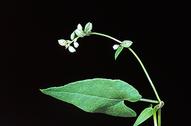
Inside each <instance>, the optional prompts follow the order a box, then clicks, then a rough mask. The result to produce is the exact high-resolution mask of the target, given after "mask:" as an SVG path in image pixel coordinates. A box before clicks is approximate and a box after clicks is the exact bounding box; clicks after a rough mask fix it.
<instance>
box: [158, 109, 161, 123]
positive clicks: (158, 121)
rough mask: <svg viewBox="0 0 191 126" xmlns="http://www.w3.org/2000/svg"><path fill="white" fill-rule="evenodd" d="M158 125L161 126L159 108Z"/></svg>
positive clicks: (159, 111)
mask: <svg viewBox="0 0 191 126" xmlns="http://www.w3.org/2000/svg"><path fill="white" fill-rule="evenodd" d="M158 126H161V108H160V109H159V110H158Z"/></svg>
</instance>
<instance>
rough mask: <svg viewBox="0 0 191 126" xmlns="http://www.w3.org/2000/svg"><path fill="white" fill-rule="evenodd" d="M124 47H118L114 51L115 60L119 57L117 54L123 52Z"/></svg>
mask: <svg viewBox="0 0 191 126" xmlns="http://www.w3.org/2000/svg"><path fill="white" fill-rule="evenodd" d="M123 48H124V47H122V46H119V47H118V48H117V50H116V51H115V60H116V59H117V57H118V56H119V54H120V53H121V51H122V50H123Z"/></svg>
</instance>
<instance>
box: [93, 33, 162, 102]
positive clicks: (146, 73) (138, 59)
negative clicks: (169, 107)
mask: <svg viewBox="0 0 191 126" xmlns="http://www.w3.org/2000/svg"><path fill="white" fill-rule="evenodd" d="M90 34H92V35H99V36H104V37H107V38H109V39H112V40H114V41H116V42H118V43H120V44H121V43H122V41H120V40H118V39H116V38H114V37H111V36H109V35H106V34H102V33H98V32H91V33H90ZM128 49H129V51H130V52H131V53H132V54H133V55H134V56H135V58H136V59H137V61H138V62H139V64H140V65H141V67H142V69H143V71H144V73H145V75H146V77H147V79H148V81H149V83H150V85H151V87H152V89H153V91H154V93H155V96H156V97H157V100H158V101H159V102H160V101H161V99H160V97H159V95H158V93H157V90H156V88H155V86H154V84H153V82H152V80H151V78H150V76H149V74H148V72H147V70H146V68H145V66H144V65H143V63H142V61H141V60H140V58H139V57H138V55H137V54H136V53H135V52H134V51H133V49H131V48H128Z"/></svg>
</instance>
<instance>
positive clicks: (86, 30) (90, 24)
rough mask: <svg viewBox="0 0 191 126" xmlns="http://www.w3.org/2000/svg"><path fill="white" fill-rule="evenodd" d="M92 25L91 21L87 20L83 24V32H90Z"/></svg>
mask: <svg viewBox="0 0 191 126" xmlns="http://www.w3.org/2000/svg"><path fill="white" fill-rule="evenodd" d="M92 27H93V26H92V23H90V22H88V23H87V24H86V25H85V28H84V32H85V33H89V32H91V30H92Z"/></svg>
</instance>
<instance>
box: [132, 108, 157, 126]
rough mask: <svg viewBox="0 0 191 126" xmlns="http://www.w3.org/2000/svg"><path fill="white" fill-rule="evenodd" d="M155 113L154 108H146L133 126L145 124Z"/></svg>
mask: <svg viewBox="0 0 191 126" xmlns="http://www.w3.org/2000/svg"><path fill="white" fill-rule="evenodd" d="M153 113H154V108H152V107H148V108H145V109H144V110H143V111H142V112H141V114H140V115H139V116H138V117H137V120H136V121H135V123H134V125H133V126H138V125H140V124H141V123H143V122H144V121H146V120H147V119H148V118H150V117H151V116H152V115H153Z"/></svg>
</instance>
